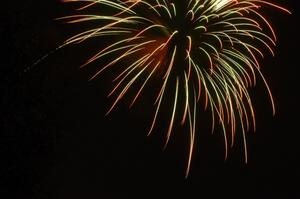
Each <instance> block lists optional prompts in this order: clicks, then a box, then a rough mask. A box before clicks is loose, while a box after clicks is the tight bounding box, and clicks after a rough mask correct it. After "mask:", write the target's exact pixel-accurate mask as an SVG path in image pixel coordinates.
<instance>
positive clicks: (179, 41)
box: [60, 0, 290, 175]
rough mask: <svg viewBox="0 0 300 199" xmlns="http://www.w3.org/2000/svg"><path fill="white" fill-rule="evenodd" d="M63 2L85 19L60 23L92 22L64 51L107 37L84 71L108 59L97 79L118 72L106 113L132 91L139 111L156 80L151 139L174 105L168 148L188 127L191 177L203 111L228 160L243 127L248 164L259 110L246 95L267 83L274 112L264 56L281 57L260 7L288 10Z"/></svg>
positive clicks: (256, 1)
mask: <svg viewBox="0 0 300 199" xmlns="http://www.w3.org/2000/svg"><path fill="white" fill-rule="evenodd" d="M64 2H73V3H77V4H78V6H79V8H78V12H80V13H79V14H76V15H72V16H67V17H63V18H60V19H62V20H65V21H66V22H67V23H79V22H80V23H89V25H90V26H91V27H92V28H90V29H88V30H86V31H83V32H81V33H79V34H77V35H75V36H73V37H71V38H70V39H68V40H66V41H65V43H64V44H63V45H62V46H66V45H70V44H75V43H81V42H84V41H86V40H90V39H95V38H101V41H103V43H105V45H106V46H105V47H103V48H101V49H99V51H97V52H95V53H94V55H93V56H91V57H90V58H89V59H88V60H87V61H86V63H85V64H83V66H82V67H85V66H87V65H88V64H90V63H92V62H93V63H97V62H100V61H101V65H100V68H99V70H98V71H97V72H96V73H95V74H94V75H93V76H92V77H91V79H94V78H96V77H98V76H99V75H101V74H102V73H103V72H104V71H113V73H114V74H115V78H114V79H113V85H114V86H113V89H112V91H111V92H110V93H109V96H111V97H114V98H115V99H114V102H113V103H112V105H111V107H110V109H109V110H108V112H107V113H110V112H111V111H112V110H113V109H114V107H115V106H116V105H117V104H118V102H119V101H120V100H121V99H122V98H123V97H124V96H125V95H126V94H128V93H129V92H130V93H134V96H133V98H132V102H131V105H130V106H132V105H133V104H134V103H135V102H136V100H137V99H138V98H139V96H140V95H141V94H142V92H144V90H148V91H149V84H150V85H151V84H152V82H155V85H159V86H158V89H157V90H155V88H153V89H152V90H151V91H150V92H153V91H155V92H156V93H157V95H156V97H155V98H154V99H153V102H154V115H153V122H152V123H151V124H150V125H149V129H150V130H149V134H151V133H152V132H153V130H154V128H155V126H156V124H157V120H158V115H159V114H160V113H161V111H162V108H164V109H167V108H168V107H169V106H170V107H171V108H170V110H169V111H167V112H169V113H170V114H169V115H170V118H169V119H168V121H167V125H168V126H167V130H166V142H165V145H167V143H168V141H169V139H170V136H171V133H172V130H173V128H174V127H175V125H178V124H181V125H184V126H186V128H187V132H189V142H190V145H189V154H188V163H187V170H186V175H188V173H189V170H190V164H191V158H192V154H193V148H194V141H195V134H196V122H197V118H196V116H197V112H198V111H199V108H198V106H200V107H203V109H204V110H206V109H207V110H209V111H210V115H211V121H212V122H211V123H212V131H214V128H215V127H216V126H217V125H220V127H221V129H222V132H223V135H224V145H225V158H226V157H227V151H228V146H229V145H231V146H232V145H233V144H234V140H235V137H236V132H237V128H238V129H239V131H240V132H241V133H242V137H243V142H244V143H243V145H244V153H245V161H246V162H247V144H246V132H247V131H249V130H250V129H253V130H255V114H254V108H253V106H252V102H251V98H250V95H249V93H248V91H247V89H248V88H249V87H251V86H254V85H255V83H256V79H257V77H259V79H260V80H261V81H262V82H264V84H265V86H266V90H267V92H268V94H269V96H270V103H271V106H272V108H273V113H275V107H274V102H273V98H272V94H271V91H270V89H269V86H268V84H267V82H266V80H265V78H264V76H263V75H262V73H261V71H260V65H259V57H264V53H265V52H266V51H269V52H270V53H271V54H272V55H274V52H273V47H274V46H275V42H276V35H275V33H274V30H273V29H272V27H271V25H270V23H269V22H268V21H267V19H266V18H265V17H264V16H263V15H262V14H261V10H260V8H261V6H270V7H272V8H276V9H279V10H281V11H284V12H287V13H290V12H289V11H288V10H286V9H285V8H282V7H280V6H278V5H275V4H273V3H270V2H267V1H262V0H64ZM97 8H98V9H99V12H98V13H97V14H86V13H95V9H97ZM90 22H92V23H90ZM62 46H61V47H62ZM101 46H103V44H101ZM164 105H167V106H166V107H165V106H164ZM164 111H165V110H164Z"/></svg>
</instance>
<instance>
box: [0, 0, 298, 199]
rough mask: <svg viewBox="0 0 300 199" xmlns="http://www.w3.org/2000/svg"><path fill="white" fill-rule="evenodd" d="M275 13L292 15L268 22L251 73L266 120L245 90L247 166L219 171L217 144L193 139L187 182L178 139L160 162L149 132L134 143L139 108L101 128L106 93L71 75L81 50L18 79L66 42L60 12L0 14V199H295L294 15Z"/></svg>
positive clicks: (69, 30) (157, 141)
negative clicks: (268, 50) (259, 77)
mask: <svg viewBox="0 0 300 199" xmlns="http://www.w3.org/2000/svg"><path fill="white" fill-rule="evenodd" d="M279 2H283V3H281V4H282V5H284V6H285V7H287V8H289V9H290V10H291V11H292V12H293V14H292V15H286V14H284V13H280V12H272V13H268V14H269V15H270V17H269V18H270V19H272V20H271V21H272V23H273V25H274V28H275V30H276V31H277V36H278V45H277V48H276V51H275V53H276V56H275V57H274V58H273V57H271V56H266V58H265V60H263V62H262V65H263V69H262V71H263V73H264V74H265V76H266V78H267V79H268V80H269V83H270V87H271V89H272V91H273V95H274V98H275V103H276V107H277V113H276V116H275V117H272V113H271V107H270V105H269V103H268V98H267V95H266V93H265V90H264V89H263V86H262V85H260V84H258V86H257V88H254V89H253V90H251V94H252V95H253V101H254V105H255V107H256V114H257V131H256V133H255V134H253V133H250V134H249V136H248V144H249V163H248V164H247V165H245V164H244V162H243V160H244V159H243V153H242V150H241V147H242V146H241V145H239V144H237V146H236V147H234V148H233V149H232V150H231V153H230V156H229V158H228V160H227V161H225V162H224V160H223V145H222V137H221V135H220V133H216V134H215V135H209V134H208V133H206V132H203V135H202V136H199V138H201V139H199V140H198V141H197V149H196V152H195V155H194V159H193V164H192V168H191V172H190V176H189V177H188V179H184V171H185V170H184V169H185V163H186V157H187V148H186V146H187V138H186V137H185V136H184V134H183V133H182V132H180V130H178V131H175V132H174V133H175V135H174V137H173V138H172V139H171V142H170V145H169V147H168V148H167V150H165V151H163V150H162V147H163V143H162V141H163V140H162V135H161V134H160V133H156V134H154V135H153V136H151V137H147V136H146V133H147V131H146V130H147V128H148V123H149V118H148V116H151V114H148V112H149V111H150V110H151V108H152V107H151V106H150V107H149V105H147V104H151V103H152V101H151V100H148V99H147V97H144V98H142V100H141V101H142V102H140V103H138V104H137V106H136V107H135V108H134V109H132V110H128V108H127V106H126V104H122V103H121V105H120V106H119V107H118V108H117V109H116V111H114V112H113V113H112V114H111V115H110V116H108V117H104V115H105V111H106V110H107V108H108V105H109V104H110V103H111V100H110V99H107V98H106V94H107V92H108V91H109V88H110V87H109V85H106V80H105V79H104V80H95V81H91V82H88V81H87V80H88V78H89V77H90V75H91V73H92V72H93V71H91V70H89V69H87V70H79V69H78V67H79V65H80V63H83V61H84V59H85V58H86V57H87V55H88V53H87V52H89V51H88V50H89V49H88V48H87V47H85V46H74V47H70V48H66V49H64V50H61V51H57V52H56V53H55V54H52V55H50V56H49V57H48V58H47V59H46V60H44V61H42V62H41V63H39V64H38V65H37V66H36V67H33V68H31V69H30V70H29V71H26V70H25V69H26V68H27V67H28V66H30V65H32V64H33V63H34V62H35V60H37V59H38V58H39V57H42V56H43V55H44V54H46V53H47V52H49V51H51V50H53V49H55V48H56V47H57V45H58V44H60V43H61V42H63V41H64V39H66V38H67V37H68V36H71V35H72V34H73V33H76V31H78V29H76V27H74V26H68V25H65V24H62V23H61V22H59V21H55V20H54V18H56V17H60V16H65V15H67V14H69V13H70V12H71V9H70V7H68V6H66V5H64V4H62V3H61V2H60V1H59V0H43V1H39V0H26V1H20V2H16V1H11V2H9V3H8V4H9V5H6V6H1V11H0V13H1V19H2V20H1V25H0V34H1V41H2V42H1V57H2V58H1V73H0V74H1V84H0V88H1V93H0V95H1V98H0V99H1V100H0V105H1V109H0V112H1V113H0V114H1V115H0V116H1V117H0V157H1V158H0V198H22V199H27V198H28V199H69V198H72V199H77V198H78V199H79V198H80V199H81V198H88V199H94V198H106V199H107V198H108V199H110V198H160V197H164V198H174V197H179V198H218V197H225V198H227V197H231V198H277V197H281V198H300V189H299V179H300V164H299V160H300V148H299V138H300V136H299V134H300V130H299V125H300V124H299V119H300V118H299V113H300V109H299V101H300V98H299V95H300V94H299V82H298V80H299V72H298V71H299V66H300V64H299V55H298V54H299V45H300V43H299V34H298V32H299V30H298V28H299V27H298V26H299V20H300V16H299V8H300V7H299V5H298V2H297V0H290V1H288V2H284V1H279ZM2 5H3V4H2ZM268 12H269V11H268ZM24 70H25V71H24ZM200 124H201V121H200ZM199 133H202V132H199Z"/></svg>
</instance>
